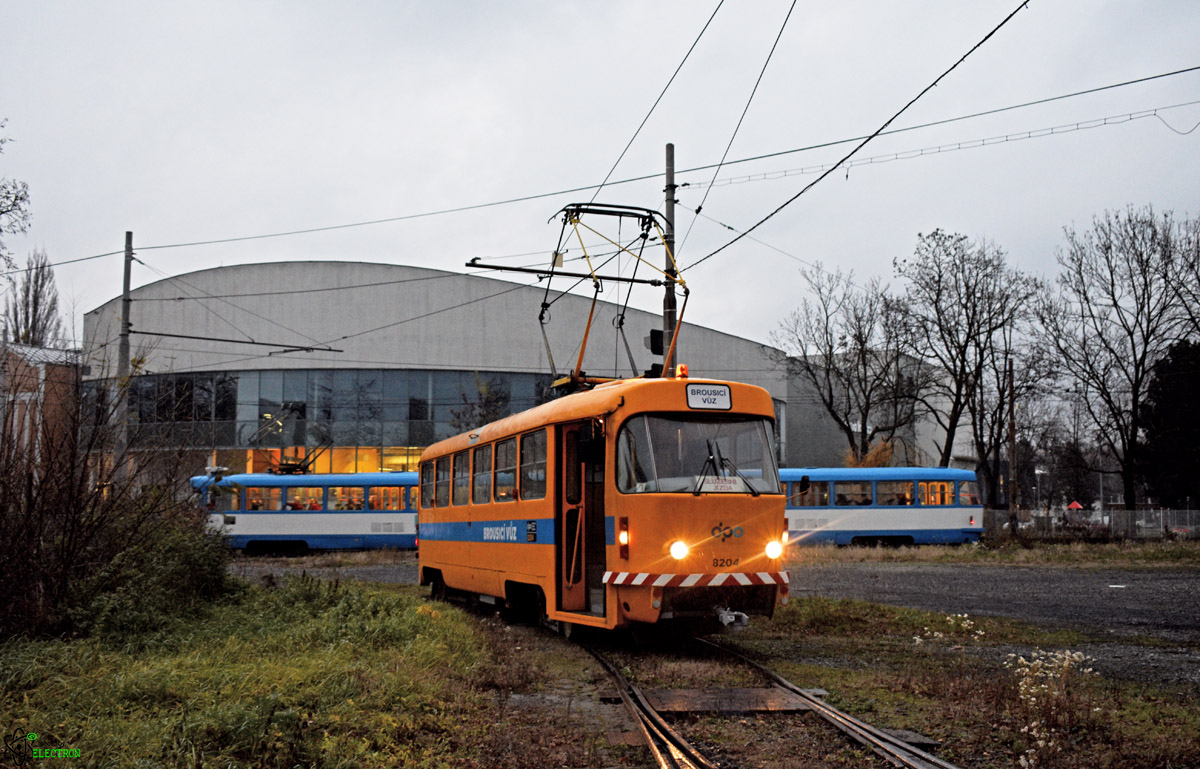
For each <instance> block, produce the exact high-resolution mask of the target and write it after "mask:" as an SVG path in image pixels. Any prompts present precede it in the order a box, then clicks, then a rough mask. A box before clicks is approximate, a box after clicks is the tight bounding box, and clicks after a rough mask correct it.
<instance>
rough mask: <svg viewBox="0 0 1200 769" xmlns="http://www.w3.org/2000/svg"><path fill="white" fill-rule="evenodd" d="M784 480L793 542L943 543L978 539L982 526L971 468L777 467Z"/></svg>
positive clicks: (840, 543) (976, 482)
mask: <svg viewBox="0 0 1200 769" xmlns="http://www.w3.org/2000/svg"><path fill="white" fill-rule="evenodd" d="M804 479H807V486H806V484H805V481H804ZM779 480H780V482H781V484H782V485H783V486H784V492H785V493H786V494H787V512H786V514H787V523H788V537H789V541H791V542H793V543H805V544H819V543H833V544H837V545H877V544H886V545H934V544H937V545H945V544H962V543H966V542H977V541H979V537H980V535H981V534H982V533H983V505H982V504H981V502H980V498H979V483H978V481H977V480H976V478H975V473H974V472H972V471H970V470H954V469H950V468H945V467H866V468H861V467H860V468H856V467H802V468H787V469H780V471H779Z"/></svg>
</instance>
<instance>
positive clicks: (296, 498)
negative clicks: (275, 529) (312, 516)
mask: <svg viewBox="0 0 1200 769" xmlns="http://www.w3.org/2000/svg"><path fill="white" fill-rule="evenodd" d="M285 491H286V492H287V501H286V502H285V504H286V505H287V509H288V510H320V509H321V508H323V507H324V506H325V489H323V488H321V487H320V486H292V487H290V488H288V489H286V490H285Z"/></svg>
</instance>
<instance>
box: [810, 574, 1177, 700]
mask: <svg viewBox="0 0 1200 769" xmlns="http://www.w3.org/2000/svg"><path fill="white" fill-rule="evenodd" d="M791 586H792V587H791V591H792V595H793V596H796V597H798V598H799V597H802V596H804V595H820V596H826V597H830V598H858V599H862V600H866V601H873V602H876V603H883V604H889V605H893V606H904V607H909V608H915V609H927V610H930V611H937V612H945V613H946V614H968V615H972V616H996V617H1012V618H1016V619H1020V620H1024V621H1026V622H1030V623H1032V624H1035V625H1039V626H1043V627H1052V628H1073V629H1077V630H1081V631H1084V632H1086V633H1087V634H1088V635H1090V636H1092V637H1094V638H1099V639H1105V640H1097V641H1095V642H1089V643H1085V644H1080V645H1079V646H1078V647H1077V648H1074V649H1072V651H1081V652H1083V653H1084V654H1087V655H1088V656H1090V657H1092V658H1093V659H1094V660H1095V664H1094V667H1095V668H1096V669H1097V670H1098V671H1100V673H1101V674H1103V675H1105V676H1111V677H1114V678H1122V679H1126V680H1134V681H1155V682H1159V683H1165V684H1173V685H1178V686H1181V687H1183V688H1185V689H1188V690H1191V691H1194V692H1196V693H1197V694H1200V572H1197V571H1186V570H1163V569H1147V570H1097V569H1080V568H1055V567H1006V566H958V565H937V566H934V565H927V564H873V563H864V564H841V565H834V566H817V567H808V568H793V569H791ZM1135 639H1136V640H1135ZM1145 639H1152V641H1151V642H1150V643H1146V641H1145ZM982 648H984V649H987V650H988V651H989V652H990V653H995V654H996V655H1005V654H1007V653H1010V652H1011V653H1016V654H1025V655H1027V654H1029V653H1030V652H1031V651H1032V649H1022V648H1013V649H1007V648H995V647H982Z"/></svg>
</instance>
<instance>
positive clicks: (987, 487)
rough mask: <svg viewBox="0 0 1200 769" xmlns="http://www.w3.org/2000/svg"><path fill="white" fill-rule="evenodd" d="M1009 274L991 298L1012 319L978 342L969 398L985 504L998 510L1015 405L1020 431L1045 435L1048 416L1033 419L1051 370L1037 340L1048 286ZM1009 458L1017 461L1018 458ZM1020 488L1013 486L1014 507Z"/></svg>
mask: <svg viewBox="0 0 1200 769" xmlns="http://www.w3.org/2000/svg"><path fill="white" fill-rule="evenodd" d="M992 248H994V247H992ZM1009 273H1010V276H1011V282H1010V284H1009V285H1008V286H1007V287H1006V288H1003V289H1002V290H1001V291H999V292H998V293H996V294H994V295H993V296H992V297H990V299H989V300H988V301H990V302H992V303H994V305H995V306H994V307H993V312H994V313H995V314H996V315H997V317H999V318H1004V317H1007V319H1008V322H1007V323H1006V324H1005V325H1001V326H1000V327H999V328H996V329H995V330H993V331H992V333H990V334H987V335H984V336H981V337H980V339H978V340H977V343H976V344H975V345H973V349H974V354H975V371H976V374H975V387H974V388H972V392H971V393H970V397H969V398H968V399H967V414H968V415H969V416H970V427H971V438H972V442H973V444H974V446H975V456H976V458H977V459H978V465H977V469H978V471H979V475H980V480H981V481H982V482H983V490H984V495H985V498H986V499H985V504H986V505H987V506H988V507H991V508H993V509H994V508H997V507H999V493H998V490H999V487H1000V477H1001V476H1000V474H1001V462H1000V457H1001V448H1002V446H1003V444H1004V443H1005V442H1006V440H1007V437H1008V433H1009V410H1010V406H1012V405H1020V406H1021V412H1022V413H1021V420H1020V422H1019V423H1018V432H1024V433H1026V435H1025V436H1022V438H1023V439H1027V440H1029V441H1033V440H1034V437H1033V436H1034V435H1036V434H1040V432H1041V430H1042V425H1041V422H1042V421H1043V420H1034V419H1033V416H1034V414H1035V412H1036V411H1037V409H1036V408H1034V407H1035V406H1040V405H1041V404H1040V403H1039V398H1040V396H1041V395H1042V394H1043V393H1044V392H1045V389H1046V383H1047V381H1048V378H1049V377H1050V374H1051V366H1050V363H1049V361H1048V359H1047V357H1046V355H1045V354H1044V351H1043V349H1042V348H1040V347H1039V346H1037V345H1036V344H1034V343H1033V337H1034V334H1033V328H1032V326H1033V320H1034V305H1035V301H1036V299H1037V296H1038V292H1039V291H1041V290H1042V286H1041V284H1040V283H1039V282H1038V281H1037V280H1036V279H1034V278H1031V277H1029V276H1026V275H1023V274H1022V273H1020V272H1018V271H1016V270H1010V271H1009ZM1010 376H1011V382H1010V381H1009V377H1010ZM1008 459H1009V462H1010V464H1011V463H1012V462H1013V459H1014V458H1013V457H1009V458H1008ZM1015 492H1016V490H1015V489H1009V490H1008V498H1009V506H1010V508H1011V507H1012V503H1013V502H1014V501H1015Z"/></svg>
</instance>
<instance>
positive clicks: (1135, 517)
mask: <svg viewBox="0 0 1200 769" xmlns="http://www.w3.org/2000/svg"><path fill="white" fill-rule="evenodd" d="M1090 515H1091V517H1090V518H1080V517H1075V518H1069V517H1067V516H1065V515H1063V513H1062V512H1058V513H1053V514H1049V515H1045V514H1037V513H1033V514H1031V513H1030V511H1028V510H1020V511H1018V515H1017V519H1018V523H1017V527H1018V530H1019V531H1020V532H1021V534H1022V535H1023V536H1030V537H1034V538H1037V539H1053V540H1057V539H1144V540H1153V539H1200V510H1164V509H1161V508H1157V509H1149V510H1105V511H1104V512H1102V513H1100V512H1095V511H1092V512H1090ZM983 524H984V530H985V531H986V532H987V534H988V536H990V537H1004V536H1007V535H1008V534H1009V531H1008V529H1009V513H1008V511H1007V510H985V511H984V517H983Z"/></svg>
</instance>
